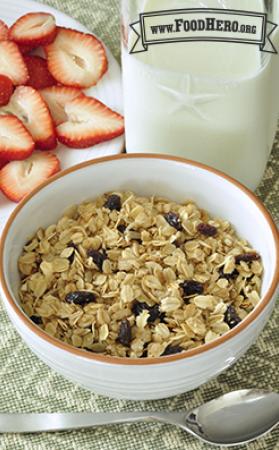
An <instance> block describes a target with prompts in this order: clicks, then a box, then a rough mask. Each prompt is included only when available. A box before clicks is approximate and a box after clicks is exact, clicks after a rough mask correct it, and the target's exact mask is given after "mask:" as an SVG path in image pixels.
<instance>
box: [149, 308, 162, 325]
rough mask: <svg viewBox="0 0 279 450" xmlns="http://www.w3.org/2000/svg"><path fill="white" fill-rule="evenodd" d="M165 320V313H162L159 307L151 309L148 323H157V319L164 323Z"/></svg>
mask: <svg viewBox="0 0 279 450" xmlns="http://www.w3.org/2000/svg"><path fill="white" fill-rule="evenodd" d="M164 318H165V313H161V311H160V308H159V305H154V306H151V307H150V308H149V317H148V319H147V323H152V322H155V320H156V319H160V321H161V322H162V321H163V320H164Z"/></svg>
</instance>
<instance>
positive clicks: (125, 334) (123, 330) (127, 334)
mask: <svg viewBox="0 0 279 450" xmlns="http://www.w3.org/2000/svg"><path fill="white" fill-rule="evenodd" d="M131 340H132V331H131V325H130V322H129V320H127V319H124V320H122V321H121V323H120V327H119V331H118V336H117V342H119V343H120V344H122V345H124V346H125V347H129V346H130V343H131Z"/></svg>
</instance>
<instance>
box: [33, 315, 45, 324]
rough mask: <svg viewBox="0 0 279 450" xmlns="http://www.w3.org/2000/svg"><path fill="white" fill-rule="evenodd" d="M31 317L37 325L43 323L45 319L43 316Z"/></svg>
mask: <svg viewBox="0 0 279 450" xmlns="http://www.w3.org/2000/svg"><path fill="white" fill-rule="evenodd" d="M30 319H31V320H32V322H34V323H35V324H36V325H42V323H43V320H42V318H41V316H30Z"/></svg>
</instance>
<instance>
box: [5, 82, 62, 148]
mask: <svg viewBox="0 0 279 450" xmlns="http://www.w3.org/2000/svg"><path fill="white" fill-rule="evenodd" d="M1 112H2V113H4V114H14V115H15V116H17V117H18V118H19V119H20V120H21V121H22V123H23V124H24V125H25V127H26V128H27V130H28V131H29V133H30V134H31V136H32V138H33V140H34V142H35V144H36V148H39V149H41V150H52V149H54V148H55V147H56V145H57V141H56V135H55V128H54V123H53V121H52V118H51V115H50V112H49V109H48V107H47V105H46V103H45V101H44V100H43V98H42V96H41V95H40V93H39V92H38V91H36V90H35V89H34V88H32V87H30V86H19V87H17V88H16V90H15V91H14V93H13V95H12V96H11V99H10V102H9V103H8V105H6V106H3V107H2V108H1V110H0V113H1Z"/></svg>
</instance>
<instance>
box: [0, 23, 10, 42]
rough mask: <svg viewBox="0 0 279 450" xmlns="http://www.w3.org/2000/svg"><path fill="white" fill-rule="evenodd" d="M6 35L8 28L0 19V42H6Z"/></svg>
mask: <svg viewBox="0 0 279 450" xmlns="http://www.w3.org/2000/svg"><path fill="white" fill-rule="evenodd" d="M8 33H9V28H8V26H7V25H6V24H5V22H3V20H1V19H0V41H7V40H8Z"/></svg>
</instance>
